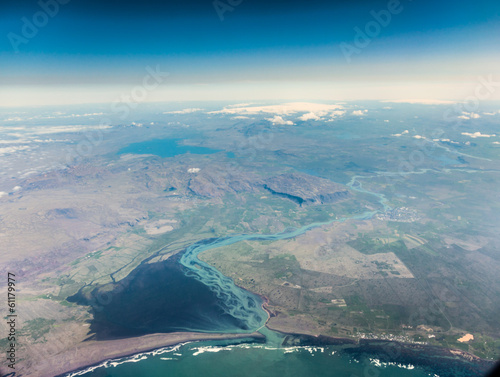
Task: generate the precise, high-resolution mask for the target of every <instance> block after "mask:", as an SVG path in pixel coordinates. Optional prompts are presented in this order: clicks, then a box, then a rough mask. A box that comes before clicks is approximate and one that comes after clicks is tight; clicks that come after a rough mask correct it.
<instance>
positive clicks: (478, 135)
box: [462, 132, 497, 139]
mask: <svg viewBox="0 0 500 377" xmlns="http://www.w3.org/2000/svg"><path fill="white" fill-rule="evenodd" d="M462 135H464V136H470V137H472V138H473V139H475V138H477V137H493V136H497V135H495V134H491V135H488V134H482V133H481V132H474V133H470V132H462Z"/></svg>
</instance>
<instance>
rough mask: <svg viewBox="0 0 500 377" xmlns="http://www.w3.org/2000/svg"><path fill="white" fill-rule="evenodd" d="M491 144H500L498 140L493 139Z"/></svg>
mask: <svg viewBox="0 0 500 377" xmlns="http://www.w3.org/2000/svg"><path fill="white" fill-rule="evenodd" d="M492 144H500V141H494V142H493V143H492Z"/></svg>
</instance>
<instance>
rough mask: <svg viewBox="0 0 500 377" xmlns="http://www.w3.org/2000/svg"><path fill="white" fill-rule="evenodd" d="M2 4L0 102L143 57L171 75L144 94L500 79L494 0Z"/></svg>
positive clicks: (438, 95)
mask: <svg viewBox="0 0 500 377" xmlns="http://www.w3.org/2000/svg"><path fill="white" fill-rule="evenodd" d="M0 10H2V12H1V15H0V19H1V23H0V30H1V34H2V35H3V38H2V39H1V42H0V62H1V63H0V64H1V66H2V70H1V72H0V80H1V81H0V82H1V83H2V84H1V86H0V106H21V105H26V106H29V105H57V104H78V103H94V102H112V101H115V100H119V99H120V98H121V95H122V94H123V93H129V92H130V91H131V90H133V88H135V87H136V86H138V85H142V83H143V80H144V78H145V77H146V76H147V75H148V68H147V67H149V70H157V71H160V72H168V76H167V75H166V74H165V75H164V77H163V79H162V80H161V82H159V85H157V86H155V88H154V90H149V91H148V93H147V96H145V97H144V98H143V99H142V100H143V101H145V102H149V101H155V102H157V101H173V100H175V101H181V100H182V101H187V100H200V101H201V100H233V99H234V100H295V99H301V100H365V99H375V100H414V99H421V100H464V98H466V97H467V96H469V95H471V94H474V90H475V88H476V87H477V86H478V85H479V84H478V83H479V82H480V81H478V80H481V79H480V78H481V77H483V78H484V79H486V80H490V82H493V83H498V82H499V81H500V79H499V78H500V72H499V65H498V61H499V57H500V54H499V51H498V48H497V46H498V45H500V43H499V42H500V33H499V31H500V28H499V25H500V22H499V21H500V4H499V3H497V2H493V1H485V0H481V1H477V2H473V3H472V2H465V1H458V2H457V1H454V2H451V1H444V2H440V3H439V4H435V3H431V2H430V1H410V0H401V1H349V2H346V1H323V0H316V1H310V2H307V3H305V2H298V1H292V2H289V1H286V2H285V1H281V0H279V1H262V0H256V1H251V0H244V1H240V0H231V1H225V0H220V1H218V2H213V1H208V0H189V1H168V2H165V1H155V0H146V1H141V2H137V1H97V0H93V1H83V0H71V1H68V0H41V1H24V2H22V4H21V5H20V4H19V2H18V1H13V0H8V1H5V2H3V4H2V6H1V7H0ZM30 24H31V26H30ZM26 25H28V26H26ZM493 87H494V88H498V84H496V85H493ZM487 99H491V100H495V99H500V90H496V89H495V90H492V91H491V93H490V96H489V97H488V98H487Z"/></svg>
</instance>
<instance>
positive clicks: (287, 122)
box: [266, 115, 293, 126]
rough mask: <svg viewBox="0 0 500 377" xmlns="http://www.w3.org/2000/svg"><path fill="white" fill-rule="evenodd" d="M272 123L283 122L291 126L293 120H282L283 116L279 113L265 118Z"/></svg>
mask: <svg viewBox="0 0 500 377" xmlns="http://www.w3.org/2000/svg"><path fill="white" fill-rule="evenodd" d="M266 120H268V121H269V122H271V123H272V124H284V125H287V126H293V122H292V121H291V120H284V119H283V117H280V116H279V115H275V116H274V117H273V118H266Z"/></svg>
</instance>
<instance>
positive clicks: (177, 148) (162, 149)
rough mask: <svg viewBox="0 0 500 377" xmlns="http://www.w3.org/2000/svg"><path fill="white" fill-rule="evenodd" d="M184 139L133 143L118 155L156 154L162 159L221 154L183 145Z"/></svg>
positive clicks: (212, 150)
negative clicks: (187, 155) (186, 154)
mask: <svg viewBox="0 0 500 377" xmlns="http://www.w3.org/2000/svg"><path fill="white" fill-rule="evenodd" d="M182 140H183V139H154V140H147V141H141V142H139V143H132V144H129V145H127V146H126V147H124V148H122V149H120V151H118V154H126V153H133V154H154V155H156V156H160V157H174V156H177V155H181V154H185V153H191V154H213V153H217V152H220V150H217V149H211V148H206V147H198V146H192V145H183V144H181V142H182Z"/></svg>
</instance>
